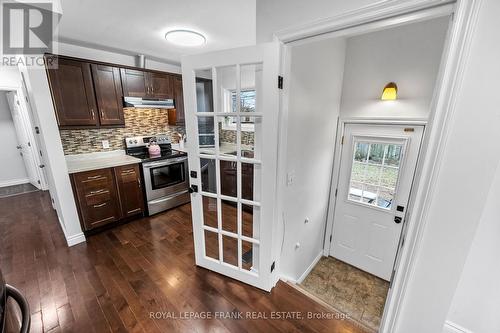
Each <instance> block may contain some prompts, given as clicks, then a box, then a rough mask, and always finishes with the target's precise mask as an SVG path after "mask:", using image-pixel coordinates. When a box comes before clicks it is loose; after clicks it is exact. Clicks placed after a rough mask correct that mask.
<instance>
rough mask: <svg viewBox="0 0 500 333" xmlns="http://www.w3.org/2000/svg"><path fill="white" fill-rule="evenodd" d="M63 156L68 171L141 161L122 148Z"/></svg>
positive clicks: (95, 168)
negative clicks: (127, 153)
mask: <svg viewBox="0 0 500 333" xmlns="http://www.w3.org/2000/svg"><path fill="white" fill-rule="evenodd" d="M65 157H66V165H67V166H68V172H69V173H77V172H83V171H90V170H98V169H104V168H112V167H116V166H120V165H128V164H136V163H140V162H141V160H140V159H138V158H135V157H132V156H129V155H126V154H125V151H124V150H114V151H110V152H102V153H89V154H76V155H66V156H65Z"/></svg>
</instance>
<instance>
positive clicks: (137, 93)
mask: <svg viewBox="0 0 500 333" xmlns="http://www.w3.org/2000/svg"><path fill="white" fill-rule="evenodd" d="M121 76H122V84H123V95H124V96H130V97H146V98H163V99H167V98H174V92H173V83H172V76H171V75H169V74H166V73H158V72H149V71H146V70H136V69H129V68H122V69H121Z"/></svg>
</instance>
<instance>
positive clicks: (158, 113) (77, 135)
mask: <svg viewBox="0 0 500 333" xmlns="http://www.w3.org/2000/svg"><path fill="white" fill-rule="evenodd" d="M123 112H124V115H125V127H120V128H103V129H74V130H60V134H61V140H62V145H63V149H64V154H65V155H72V154H84V153H94V152H103V151H112V150H119V149H125V142H124V140H123V139H124V138H125V137H129V136H138V135H145V136H147V135H156V134H163V133H166V134H169V135H170V136H171V138H172V142H177V141H178V138H177V137H176V136H175V135H173V134H174V133H175V132H177V133H181V134H184V133H185V128H184V127H181V126H172V125H169V124H168V115H167V110H166V109H142V108H125V109H124V110H123ZM103 140H108V141H109V148H107V149H105V148H102V141H103Z"/></svg>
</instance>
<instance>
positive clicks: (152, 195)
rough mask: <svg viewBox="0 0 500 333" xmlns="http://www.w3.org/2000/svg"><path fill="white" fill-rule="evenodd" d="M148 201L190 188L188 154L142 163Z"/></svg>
mask: <svg viewBox="0 0 500 333" xmlns="http://www.w3.org/2000/svg"><path fill="white" fill-rule="evenodd" d="M142 168H143V171H144V182H145V184H146V197H147V199H148V201H150V200H153V199H158V198H161V197H165V196H169V195H172V194H175V193H178V192H181V191H185V190H186V189H187V188H189V179H188V165H187V156H183V157H179V158H173V159H168V160H162V161H156V162H147V163H144V164H143V165H142Z"/></svg>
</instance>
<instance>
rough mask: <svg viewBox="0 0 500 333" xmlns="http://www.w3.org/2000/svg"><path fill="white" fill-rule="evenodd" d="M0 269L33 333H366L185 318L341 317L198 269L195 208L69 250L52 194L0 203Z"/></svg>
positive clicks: (306, 324) (340, 324)
mask: <svg viewBox="0 0 500 333" xmlns="http://www.w3.org/2000/svg"><path fill="white" fill-rule="evenodd" d="M0 268H1V270H2V271H3V273H4V275H5V277H6V280H7V282H8V283H10V284H12V285H15V286H16V287H18V288H19V289H21V291H22V292H23V293H24V294H25V296H26V297H27V299H28V302H29V304H30V307H31V313H32V315H31V318H32V332H42V331H43V332H110V331H113V332H364V330H363V329H362V328H359V327H358V326H356V324H355V323H353V322H350V321H348V320H343V319H335V318H334V319H310V320H307V319H287V320H282V319H271V318H267V319H265V318H261V319H223V318H212V319H209V320H203V319H190V320H187V319H181V318H179V317H180V315H181V314H182V315H183V316H184V317H189V314H186V313H195V314H196V313H198V314H203V313H204V312H209V313H210V315H212V317H214V316H215V312H224V313H226V314H227V313H231V314H233V315H234V316H236V315H237V314H238V313H242V314H243V315H244V316H247V315H249V314H253V315H254V316H267V317H271V316H272V315H273V313H272V311H300V312H301V313H302V315H303V316H304V317H306V316H307V312H309V311H310V312H314V313H315V314H316V315H320V314H322V313H323V314H324V315H333V317H334V314H332V313H330V312H328V310H326V309H325V308H322V307H321V306H320V305H318V304H317V303H315V302H313V301H312V300H310V299H308V298H306V297H305V296H303V295H302V294H300V293H299V292H298V291H296V290H295V289H294V288H291V287H290V286H288V285H286V284H284V283H282V282H280V283H278V285H277V286H276V287H275V288H274V289H273V291H272V292H271V293H266V292H263V291H260V290H258V289H256V288H253V287H250V286H247V285H244V284H242V283H240V282H238V281H234V280H232V279H229V278H226V277H224V276H221V275H218V274H216V273H213V272H210V271H208V270H205V269H203V268H199V267H196V266H195V264H194V254H193V240H192V228H191V215H190V206H189V205H185V206H182V207H180V208H177V209H174V210H171V211H169V212H167V213H165V214H161V215H158V216H155V217H152V218H144V219H141V220H137V221H134V222H132V223H129V224H126V225H123V226H120V227H117V228H114V229H112V230H109V231H106V232H103V233H100V234H98V235H95V236H93V237H90V238H89V239H88V242H87V243H84V244H79V245H77V246H74V247H71V248H68V247H67V246H66V242H65V240H64V236H63V233H62V231H61V228H60V226H59V224H58V223H57V217H56V215H55V213H54V211H53V210H52V208H51V206H50V199H49V196H48V195H47V193H44V192H34V193H28V194H23V195H19V196H15V197H9V198H3V199H0ZM253 311H254V312H253ZM151 313H154V314H156V315H158V316H159V317H162V316H163V318H159V317H156V318H152V316H151ZM173 316H176V318H175V319H173V318H172V317H173Z"/></svg>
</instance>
